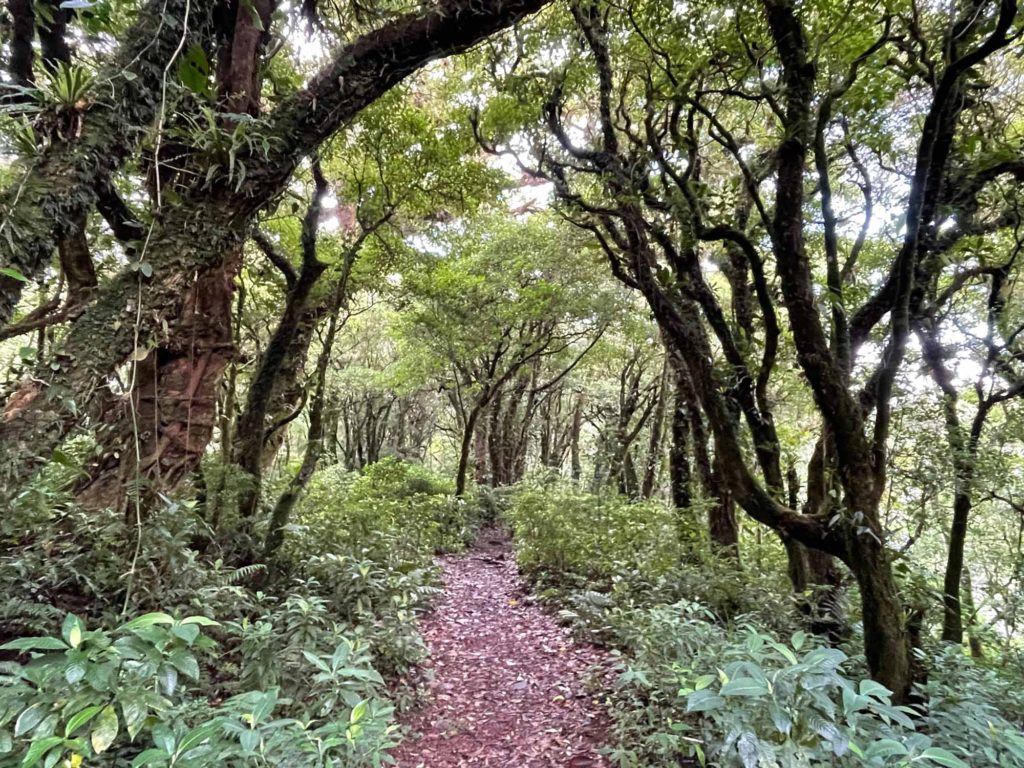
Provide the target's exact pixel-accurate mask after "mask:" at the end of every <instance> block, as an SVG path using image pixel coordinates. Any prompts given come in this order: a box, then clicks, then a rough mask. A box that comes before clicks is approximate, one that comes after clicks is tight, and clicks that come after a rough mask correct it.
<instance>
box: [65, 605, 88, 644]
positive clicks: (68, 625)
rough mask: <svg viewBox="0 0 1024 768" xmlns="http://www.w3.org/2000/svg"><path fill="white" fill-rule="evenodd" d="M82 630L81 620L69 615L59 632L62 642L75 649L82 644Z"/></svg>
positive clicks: (71, 614)
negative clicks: (62, 638)
mask: <svg viewBox="0 0 1024 768" xmlns="http://www.w3.org/2000/svg"><path fill="white" fill-rule="evenodd" d="M83 630H84V627H83V626H82V620H81V619H80V618H78V617H77V616H75V614H73V613H69V614H68V615H67V617H66V618H65V619H64V627H63V628H62V630H61V634H62V636H63V637H64V642H66V643H67V644H68V645H70V646H71V647H72V648H77V647H78V646H79V645H80V644H81V642H82V632H83Z"/></svg>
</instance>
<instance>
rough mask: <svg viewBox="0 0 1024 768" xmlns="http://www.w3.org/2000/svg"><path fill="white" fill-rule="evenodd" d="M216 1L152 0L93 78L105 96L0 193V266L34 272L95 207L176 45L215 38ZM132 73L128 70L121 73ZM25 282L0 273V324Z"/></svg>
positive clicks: (153, 102) (150, 108)
mask: <svg viewBox="0 0 1024 768" xmlns="http://www.w3.org/2000/svg"><path fill="white" fill-rule="evenodd" d="M214 5H215V3H191V8H190V11H189V13H188V14H187V16H188V18H187V19H186V8H189V6H190V4H189V3H187V2H186V0H150V1H149V2H147V3H146V4H145V6H143V8H142V9H141V10H140V11H139V15H138V20H137V21H136V22H135V24H134V25H133V26H132V27H131V29H130V30H129V31H128V32H127V34H126V35H125V40H124V42H123V43H122V44H121V45H120V47H119V48H118V50H117V53H116V54H115V55H114V56H113V57H112V58H111V60H110V62H109V63H108V64H107V65H106V66H105V67H103V69H102V72H101V74H100V76H99V78H98V80H99V81H100V82H103V83H108V84H109V90H108V91H107V92H106V93H104V95H103V97H102V98H97V99H95V100H94V101H92V102H91V103H90V104H89V106H88V107H87V108H86V109H85V110H84V111H83V112H82V113H81V115H80V119H81V126H82V127H81V131H80V132H79V133H78V135H77V136H76V138H74V139H71V140H67V141H59V142H56V143H54V144H53V145H52V146H50V147H48V148H47V149H45V150H44V151H43V153H42V156H41V157H39V158H37V159H35V160H34V161H33V163H32V165H31V167H30V168H28V169H25V170H24V172H22V173H17V174H16V176H15V181H14V182H12V184H11V186H10V187H8V188H7V189H6V190H4V191H3V192H2V193H0V210H3V211H4V220H5V223H4V228H5V230H6V231H8V232H10V233H16V234H15V235H14V236H13V237H0V267H4V268H8V269H14V270H16V271H17V272H20V273H21V274H23V275H24V276H26V277H28V278H30V279H31V278H35V277H37V276H38V275H39V274H40V273H41V272H42V270H43V269H45V268H46V266H47V265H48V264H49V263H50V257H51V255H52V254H53V252H54V250H55V248H56V247H57V244H58V243H59V242H61V241H62V240H64V239H65V238H66V237H67V236H68V235H69V234H71V233H72V232H73V230H74V229H75V227H76V226H77V225H78V224H77V223H79V222H81V221H83V220H84V219H85V218H86V217H87V216H88V215H89V213H90V212H91V211H92V210H93V209H94V208H95V207H96V204H97V193H96V187H97V185H98V184H101V183H103V182H105V181H106V180H107V179H108V178H109V177H110V176H111V175H112V174H113V173H115V172H116V171H117V170H119V169H120V168H121V166H122V165H123V163H124V161H125V160H126V158H127V157H128V156H129V155H130V154H131V153H132V151H133V149H134V148H135V147H136V146H137V145H138V142H139V140H140V138H141V137H142V136H144V135H145V134H146V130H145V129H147V128H148V127H149V126H150V125H151V124H152V122H153V121H154V119H155V118H156V116H157V110H158V107H159V105H160V104H161V102H162V99H161V92H162V87H163V78H164V68H165V67H166V66H167V65H168V62H170V61H171V60H172V58H173V56H174V55H175V53H176V52H177V51H178V50H179V47H180V46H183V47H182V48H181V49H182V50H184V49H186V48H188V47H190V46H192V45H197V46H199V47H201V48H203V49H204V50H209V49H210V48H211V46H212V39H213V23H212V7H213V6H214ZM126 73H130V74H131V75H132V77H130V78H129V77H125V74H126ZM23 286H24V283H23V282H21V281H20V280H16V279H14V278H12V277H9V276H6V275H0V327H2V326H4V325H6V324H7V323H8V322H9V321H10V319H11V316H12V315H13V313H14V309H15V307H16V306H17V304H18V301H19V299H20V298H21V291H22V288H23Z"/></svg>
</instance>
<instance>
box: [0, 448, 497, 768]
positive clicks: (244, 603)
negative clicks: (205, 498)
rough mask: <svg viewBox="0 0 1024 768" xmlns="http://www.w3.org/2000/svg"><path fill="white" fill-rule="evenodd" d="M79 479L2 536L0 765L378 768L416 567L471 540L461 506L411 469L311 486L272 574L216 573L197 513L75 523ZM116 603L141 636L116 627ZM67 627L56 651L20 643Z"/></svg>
mask: <svg viewBox="0 0 1024 768" xmlns="http://www.w3.org/2000/svg"><path fill="white" fill-rule="evenodd" d="M79 467H80V460H79V459H78V458H76V456H75V455H68V456H65V457H64V460H62V461H61V462H57V463H55V464H53V465H52V466H51V467H50V468H48V470H47V471H46V472H45V473H43V474H42V475H40V477H39V478H37V481H36V482H34V483H33V484H32V486H31V487H30V488H28V489H27V490H26V492H25V493H24V494H22V495H21V496H20V497H19V499H18V500H17V504H16V508H14V509H13V510H12V514H11V515H9V516H7V517H6V518H5V520H4V521H3V523H2V524H0V535H2V537H3V541H4V543H5V545H6V549H5V553H4V555H3V557H2V558H0V588H2V591H3V593H4V594H5V599H3V600H0V639H7V640H10V643H9V645H8V646H5V649H6V650H7V651H8V652H9V653H8V655H7V656H6V657H4V656H0V658H3V659H5V661H3V662H2V663H3V673H4V675H5V677H4V679H3V681H2V683H0V729H3V728H6V730H5V731H3V732H2V733H0V747H2V748H3V749H2V750H0V751H2V752H3V753H4V755H5V756H3V757H0V765H6V764H7V763H8V762H11V764H12V765H13V764H21V763H22V761H25V763H26V764H34V762H35V761H41V764H43V765H46V766H51V765H55V764H57V763H58V762H60V761H63V760H67V761H68V764H72V765H77V764H79V761H83V760H84V761H86V764H105V763H104V761H105V760H108V759H110V760H116V761H118V763H117V764H121V763H122V762H124V761H128V762H130V761H131V760H135V761H137V763H136V764H138V765H154V766H162V765H169V764H174V765H183V766H187V765H209V764H211V763H212V762H214V761H220V762H224V763H225V764H227V765H236V764H237V765H243V764H244V765H302V766H312V765H336V766H357V765H358V766H362V765H376V764H379V763H380V761H381V760H384V759H386V751H387V748H388V747H389V746H390V745H392V744H393V743H394V742H395V740H396V737H395V727H394V726H393V725H392V723H391V715H392V711H393V702H397V703H399V704H403V705H404V704H407V703H408V702H409V700H410V699H411V697H412V696H413V695H414V691H413V683H414V682H415V679H416V678H415V674H416V665H417V664H418V663H419V662H420V661H422V660H423V658H424V657H425V648H424V646H423V643H422V640H421V638H420V636H419V633H418V628H417V617H418V616H419V615H420V613H422V611H423V610H424V609H425V608H426V607H427V605H428V604H429V601H430V600H431V598H432V597H433V596H434V595H436V594H437V592H438V588H437V574H436V569H435V567H434V566H433V564H432V557H433V555H434V553H435V552H436V551H442V550H451V549H457V548H460V547H461V546H463V545H464V543H465V542H466V541H467V540H468V539H469V538H470V537H471V536H472V533H473V531H474V530H475V527H476V525H477V522H478V518H479V515H478V513H476V512H475V511H473V510H475V509H476V507H475V506H474V505H470V504H464V503H461V502H455V501H454V500H453V499H452V497H451V494H450V490H451V489H450V484H449V483H446V482H445V481H443V480H441V479H440V478H438V477H437V476H435V475H433V474H431V473H429V472H428V471H426V470H424V469H423V468H421V467H416V466H412V465H407V464H402V463H400V462H397V461H390V460H389V461H385V462H382V463H380V464H379V465H376V466H371V467H368V468H367V470H366V471H365V473H364V474H363V475H361V476H356V475H354V474H348V473H345V472H343V471H342V470H340V468H338V467H327V468H325V469H324V470H322V471H321V472H320V473H319V474H318V475H317V476H316V477H315V478H314V481H313V483H312V486H311V489H310V494H309V495H308V497H307V498H306V499H305V500H304V501H303V503H302V506H301V509H300V510H299V514H298V515H297V516H296V524H295V526H294V527H293V528H292V529H290V530H289V537H288V540H287V541H288V545H287V548H286V550H285V551H284V552H283V556H282V557H281V558H280V560H279V561H277V562H275V563H274V564H273V567H269V568H268V567H267V566H265V565H263V564H254V565H248V566H244V567H232V566H231V565H229V564H227V563H226V562H225V560H227V562H228V563H230V558H231V557H232V556H233V552H234V550H232V548H231V546H230V540H231V536H230V535H229V534H228V533H227V532H228V531H230V530H232V528H231V526H232V525H234V522H233V521H232V520H226V519H222V520H220V521H219V522H218V521H215V520H208V519H206V518H205V517H204V516H203V513H204V507H203V505H202V504H198V503H196V502H195V501H188V502H174V501H169V500H167V501H165V504H164V506H163V507H162V508H160V509H154V510H152V511H151V512H150V514H149V516H148V517H147V518H146V519H145V521H144V524H143V526H142V527H141V529H136V528H135V527H134V526H133V525H132V524H131V521H130V520H129V521H126V520H125V519H124V517H123V516H122V515H119V514H116V513H113V512H100V511H94V512H89V513H86V512H84V511H82V510H81V509H80V508H78V507H77V505H76V504H75V503H74V500H73V498H71V496H70V495H69V492H68V491H66V490H65V489H67V488H68V487H70V485H71V484H72V483H73V480H74V479H75V478H76V477H77V475H78V472H79V471H80V470H79ZM205 511H206V512H207V514H209V511H210V510H209V509H205ZM220 542H227V544H226V545H225V544H221V543H220ZM136 546H137V547H138V552H137V556H136V557H134V558H132V555H133V553H134V550H135V547H136ZM132 560H133V567H132V569H131V571H130V573H129V575H128V579H126V578H125V572H124V564H125V562H130V561H132ZM126 604H127V607H128V610H129V611H131V612H132V613H144V614H145V615H144V617H143V618H140V619H136V620H135V621H131V622H128V623H127V624H124V623H122V621H120V620H119V619H118V617H119V616H120V615H121V613H122V611H123V610H124V609H125V605H126ZM68 611H74V613H75V616H71V617H69V618H68V619H67V620H66V622H65V624H64V634H63V637H62V638H61V637H42V638H40V637H30V636H32V635H40V634H43V635H48V634H50V633H52V632H53V631H54V629H55V628H56V627H60V625H61V620H62V618H63V616H64V615H65V612H68ZM146 611H150V613H145V612H146ZM189 614H194V615H195V617H194V618H191V619H186V620H181V621H178V620H176V619H173V618H172V615H189ZM199 614H201V615H199ZM204 616H212V617H215V618H216V620H217V621H216V623H215V622H213V621H212V620H211V619H206V618H203V617H204ZM77 617H82V618H77ZM86 624H88V625H89V626H90V627H93V629H89V630H86ZM201 629H202V630H205V634H203V633H201V631H200V630H201ZM12 638H17V639H13V640H12ZM385 680H386V681H387V684H388V686H389V687H390V689H391V690H390V691H387V692H386V690H385V688H386V684H385ZM94 732H95V733H94ZM96 733H98V735H96ZM29 755H31V758H29V757H28V756H29ZM97 755H101V757H99V758H98V757H97Z"/></svg>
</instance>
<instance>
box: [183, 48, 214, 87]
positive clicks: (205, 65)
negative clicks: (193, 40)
mask: <svg viewBox="0 0 1024 768" xmlns="http://www.w3.org/2000/svg"><path fill="white" fill-rule="evenodd" d="M178 79H179V80H180V81H181V84H182V85H184V86H185V87H186V88H188V89H189V90H190V91H192V93H195V94H198V95H200V96H207V95H209V93H210V62H209V60H208V59H207V58H206V53H205V52H204V51H203V48H202V46H199V45H193V46H192V47H191V48H189V49H188V51H186V52H185V55H183V56H182V57H181V60H180V61H179V62H178Z"/></svg>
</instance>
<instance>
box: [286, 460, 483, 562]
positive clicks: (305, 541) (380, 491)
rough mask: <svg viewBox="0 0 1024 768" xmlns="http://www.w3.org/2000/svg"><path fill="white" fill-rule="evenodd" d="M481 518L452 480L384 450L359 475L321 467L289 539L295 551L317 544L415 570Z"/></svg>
mask: <svg viewBox="0 0 1024 768" xmlns="http://www.w3.org/2000/svg"><path fill="white" fill-rule="evenodd" d="M478 523H479V515H478V514H477V512H476V507H475V506H474V505H471V504H468V503H466V502H464V501H462V500H459V499H456V498H454V497H453V496H452V486H451V483H450V481H448V480H446V479H443V478H442V477H440V476H439V475H437V474H435V473H433V472H431V471H430V470H428V469H426V468H425V467H422V466H419V465H415V464H409V463H405V462H401V461H399V460H397V459H394V458H386V459H383V460H381V461H379V462H377V463H376V464H373V465H371V466H369V467H367V468H366V469H365V470H364V471H363V473H362V474H360V475H353V474H347V473H345V471H344V470H343V469H342V468H341V467H340V466H333V467H327V468H325V469H323V470H321V471H320V472H318V473H317V475H315V476H314V477H313V479H312V480H311V481H310V484H309V488H308V490H307V493H306V496H305V498H304V499H303V501H302V504H301V506H300V508H299V509H298V510H296V514H295V515H294V525H293V526H292V527H291V528H290V530H289V537H288V542H287V544H286V545H285V546H286V552H287V553H290V557H292V558H296V557H300V556H301V555H302V553H308V552H310V551H318V552H327V553H332V554H335V555H348V556H352V557H356V558H358V559H360V560H363V559H369V560H373V561H375V562H388V563H392V564H393V565H394V566H395V568H396V569H397V570H401V571H411V570H413V569H416V568H425V567H427V566H429V564H430V561H431V558H432V556H433V555H434V554H435V553H440V552H450V551H456V550H459V549H462V548H463V547H465V546H466V545H467V544H468V543H469V542H470V541H472V539H473V536H474V534H475V530H476V526H477V524H478Z"/></svg>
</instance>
